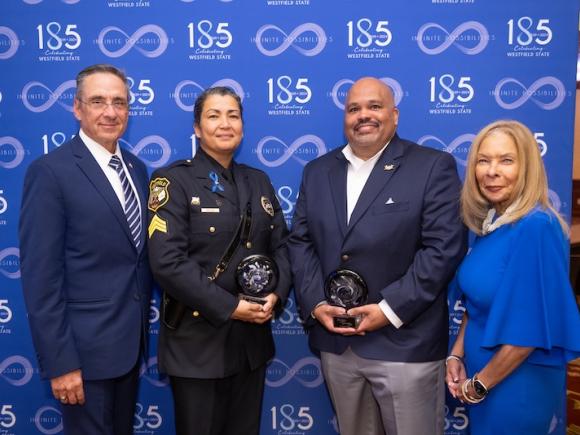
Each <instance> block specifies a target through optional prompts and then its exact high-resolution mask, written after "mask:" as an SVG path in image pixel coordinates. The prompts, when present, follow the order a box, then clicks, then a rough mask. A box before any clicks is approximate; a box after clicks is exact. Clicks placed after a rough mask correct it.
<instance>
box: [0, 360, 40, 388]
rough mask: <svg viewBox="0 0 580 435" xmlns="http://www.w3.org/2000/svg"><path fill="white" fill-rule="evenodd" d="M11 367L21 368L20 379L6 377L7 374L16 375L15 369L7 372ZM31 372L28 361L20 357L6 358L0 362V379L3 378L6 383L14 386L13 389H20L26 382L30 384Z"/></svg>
mask: <svg viewBox="0 0 580 435" xmlns="http://www.w3.org/2000/svg"><path fill="white" fill-rule="evenodd" d="M12 365H19V366H21V367H22V369H21V371H22V377H21V378H20V379H14V378H12V377H10V376H8V373H17V369H10V370H8V368H9V367H10V366H12ZM6 372H7V373H6ZM33 372H34V369H33V368H32V364H30V361H28V360H27V359H26V358H24V357H23V356H21V355H12V356H9V357H8V358H6V359H5V360H4V361H2V362H0V377H2V378H4V380H5V381H6V382H8V383H9V384H11V385H14V386H15V387H21V386H22V385H26V384H27V383H28V382H30V380H31V379H32V374H33Z"/></svg>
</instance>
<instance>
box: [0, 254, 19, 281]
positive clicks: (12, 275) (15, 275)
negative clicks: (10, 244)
mask: <svg viewBox="0 0 580 435" xmlns="http://www.w3.org/2000/svg"><path fill="white" fill-rule="evenodd" d="M7 257H16V258H18V260H20V249H18V248H6V249H3V250H2V251H0V263H2V261H3V260H4V259H5V258H7ZM0 273H1V274H2V275H4V276H5V277H6V278H10V279H18V278H20V268H18V269H17V270H16V272H9V271H7V270H4V269H0Z"/></svg>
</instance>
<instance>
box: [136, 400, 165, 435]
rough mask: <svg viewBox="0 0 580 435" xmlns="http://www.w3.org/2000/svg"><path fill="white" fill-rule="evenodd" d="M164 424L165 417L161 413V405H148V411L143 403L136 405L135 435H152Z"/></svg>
mask: <svg viewBox="0 0 580 435" xmlns="http://www.w3.org/2000/svg"><path fill="white" fill-rule="evenodd" d="M162 424H163V417H162V416H161V413H160V412H159V405H148V406H147V409H145V406H143V404H142V403H141V402H137V404H136V405H135V419H134V420H133V433H135V434H151V433H153V432H151V431H153V430H156V429H159V428H160V427H161V425H162Z"/></svg>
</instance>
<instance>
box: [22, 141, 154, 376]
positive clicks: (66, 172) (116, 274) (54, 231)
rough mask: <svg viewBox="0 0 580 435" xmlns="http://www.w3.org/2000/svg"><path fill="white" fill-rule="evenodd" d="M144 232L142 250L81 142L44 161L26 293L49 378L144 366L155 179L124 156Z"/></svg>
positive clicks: (31, 214) (34, 178)
mask: <svg viewBox="0 0 580 435" xmlns="http://www.w3.org/2000/svg"><path fill="white" fill-rule="evenodd" d="M122 154H123V159H124V161H125V164H126V165H127V166H128V170H129V172H130V174H131V178H132V179H133V182H134V184H135V185H136V188H137V191H138V194H139V197H140V201H141V208H142V216H141V219H142V222H143V230H142V232H141V236H142V240H141V246H140V248H139V250H138V249H137V248H136V247H135V245H134V243H133V241H132V239H131V234H130V231H129V226H128V224H127V220H126V219H125V214H124V212H123V208H122V207H121V204H120V202H119V200H118V198H117V196H116V195H115V191H114V190H113V188H112V187H111V185H110V183H109V181H108V180H107V177H106V175H105V174H104V173H103V171H102V170H101V168H100V167H99V165H98V163H97V161H96V160H95V159H94V157H93V156H92V154H91V153H90V151H89V150H88V148H87V147H86V146H85V145H84V144H83V142H82V140H81V139H80V137H79V136H76V137H75V138H74V139H72V140H71V141H70V142H68V143H66V144H64V145H62V146H61V147H60V148H58V149H56V150H55V151H52V152H51V153H49V154H47V155H44V156H42V157H40V158H39V159H37V160H35V161H34V162H33V163H32V164H31V165H30V166H29V168H28V171H27V173H26V177H25V180H24V191H23V199H22V210H21V215H20V261H21V270H22V287H23V290H24V297H25V301H26V307H27V309H28V318H29V321H30V329H31V332H32V338H33V341H34V346H35V348H36V353H37V356H38V360H39V364H40V370H41V374H42V376H44V377H46V378H54V377H56V376H59V375H62V374H64V373H67V372H70V371H72V370H75V369H78V368H80V369H82V373H83V378H84V379H89V380H96V379H109V378H114V377H118V376H121V375H123V374H125V373H127V372H128V371H129V370H130V369H132V368H133V367H134V365H135V363H136V362H137V358H138V355H139V351H140V347H141V342H142V341H143V342H145V332H146V328H147V325H148V314H149V298H150V290H151V275H150V272H149V264H148V260H147V249H146V246H145V242H146V237H145V228H146V207H147V200H146V198H147V171H146V168H145V166H144V165H143V163H142V162H141V161H139V159H137V158H136V157H135V156H133V155H132V154H130V153H128V152H124V151H123V152H122Z"/></svg>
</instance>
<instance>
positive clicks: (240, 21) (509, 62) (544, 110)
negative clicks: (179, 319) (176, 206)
mask: <svg viewBox="0 0 580 435" xmlns="http://www.w3.org/2000/svg"><path fill="white" fill-rule="evenodd" d="M577 34H578V1H577V0H558V1H551V2H547V1H539V0H398V1H397V0H392V1H380V0H376V1H371V0H131V1H128V0H127V1H126V0H98V1H97V0H91V1H89V0H3V1H2V2H1V4H0V234H1V235H2V237H1V239H0V434H19V435H23V434H24V435H28V434H37V433H40V434H58V433H60V432H61V431H62V423H61V419H60V413H59V410H58V404H57V403H56V402H55V401H54V399H53V398H52V395H51V394H50V390H49V387H48V384H47V383H46V382H42V381H41V380H40V378H39V375H38V370H37V363H36V359H35V352H34V349H33V347H32V344H31V340H30V332H29V329H28V324H27V319H26V310H25V307H24V304H23V298H22V295H21V288H20V281H19V278H20V272H19V249H18V239H17V226H18V214H19V208H20V196H21V191H22V180H23V176H24V173H25V171H26V168H27V166H28V165H29V164H30V162H31V161H32V160H34V159H35V158H37V157H38V156H40V155H42V154H43V153H47V152H50V151H51V150H53V149H55V148H57V147H58V146H60V145H61V144H63V143H64V142H65V141H67V140H68V139H70V138H71V137H72V136H73V135H74V134H76V132H77V128H78V126H77V123H76V122H75V120H74V118H73V115H72V113H71V112H72V105H73V96H74V91H75V82H74V78H75V76H76V73H77V72H78V71H80V70H81V69H82V68H84V67H85V66H87V65H89V64H93V63H100V62H107V63H113V64H115V65H116V66H119V67H121V68H122V69H124V70H125V71H126V72H127V74H128V76H129V77H130V85H131V115H132V117H131V121H130V124H129V128H128V130H127V133H126V134H125V136H124V138H123V140H122V145H123V146H124V147H126V148H127V149H129V150H131V151H132V152H133V153H134V154H136V155H138V156H139V157H140V158H141V159H143V160H144V161H145V163H146V164H147V165H148V167H149V168H150V170H151V171H152V170H153V169H155V168H158V167H160V166H163V165H166V164H168V163H169V162H172V161H173V160H176V159H182V158H187V157H190V156H192V155H193V154H195V151H196V141H195V137H194V136H193V129H192V107H193V102H194V100H195V98H196V96H197V95H198V94H199V93H200V92H201V91H202V90H203V89H205V88H207V87H209V86H212V85H218V84H221V85H227V86H231V87H232V88H233V89H235V90H236V91H237V92H238V93H239V94H240V95H241V96H242V98H243V104H244V108H245V137H244V142H243V144H242V146H241V149H240V151H239V153H238V155H237V159H238V160H239V161H241V162H244V163H247V164H250V165H252V166H256V167H258V168H260V169H263V170H265V171H266V172H267V173H268V174H269V175H270V177H271V179H272V182H273V184H274V186H275V189H276V192H277V194H278V197H279V199H280V203H281V204H282V207H283V209H284V213H285V216H286V217H287V220H288V222H290V219H291V217H292V213H293V210H294V204H295V202H296V195H297V192H298V186H299V182H300V177H301V173H302V169H303V167H304V165H305V164H306V163H307V162H309V161H310V160H312V159H314V158H316V157H318V156H320V155H322V154H324V153H325V152H327V151H328V150H331V149H333V148H336V147H339V146H341V145H343V144H344V137H343V133H342V112H343V107H344V101H345V96H346V92H347V91H348V89H349V86H350V85H351V84H352V83H353V81H354V80H356V79H357V78H359V77H361V76H365V75H372V76H376V77H379V78H381V80H383V81H384V82H385V83H387V84H388V85H390V86H391V87H392V89H393V90H394V92H395V95H396V102H397V104H398V106H399V108H400V111H401V117H400V128H399V133H400V135H401V136H402V137H404V138H408V139H411V140H414V141H416V142H418V143H421V144H423V145H425V146H429V147H433V148H438V149H443V150H446V151H447V152H449V153H451V154H452V155H453V156H454V157H455V159H456V161H457V165H458V169H459V172H460V174H461V175H462V176H463V175H464V172H465V163H466V155H467V151H468V148H469V145H470V143H471V140H472V139H473V137H474V135H475V133H476V132H477V131H478V130H479V129H480V128H481V127H483V126H484V125H485V124H487V123H489V122H491V121H492V120H495V119H498V118H515V119H517V120H520V121H523V122H524V123H525V124H527V125H528V126H530V128H531V129H532V131H533V132H534V133H535V135H536V138H537V140H538V144H539V146H540V147H541V152H542V155H543V156H544V159H545V163H546V165H547V167H548V173H549V181H550V187H551V191H550V196H551V199H552V201H553V203H554V205H555V206H556V208H558V209H559V210H560V211H561V212H562V213H564V214H565V215H567V216H569V215H570V210H571V205H570V197H571V174H572V143H573V119H574V101H575V73H576V58H577ZM103 285H106V283H103ZM159 299H160V298H159V293H155V294H154V295H153V297H152V301H151V302H152V304H151V315H150V333H151V338H150V340H151V346H150V347H151V350H152V353H151V355H149V357H148V360H147V362H146V363H145V364H144V365H143V366H142V369H141V389H140V394H139V401H138V404H137V409H136V414H135V425H134V429H135V433H137V434H171V433H174V425H173V415H172V406H173V405H172V399H171V392H170V390H169V387H168V385H167V379H166V377H164V376H163V375H162V374H160V373H158V370H157V358H156V356H155V351H156V343H157V336H158V330H159V309H158V306H159ZM449 306H450V313H451V317H450V335H451V336H453V335H455V334H456V333H457V330H458V327H459V321H460V320H459V319H460V317H461V313H462V311H463V306H462V304H461V302H460V301H457V300H456V298H455V297H454V296H453V295H450V298H449ZM272 329H273V331H274V334H275V339H276V343H277V353H276V357H275V359H274V360H273V361H272V362H271V364H270V366H269V368H268V372H267V380H266V383H267V388H266V393H265V400H264V407H263V418H262V433H263V434H317V435H318V434H320V435H326V434H328V435H332V434H336V433H337V426H336V419H335V417H334V413H333V410H332V407H331V405H330V401H329V399H328V395H327V392H326V389H325V386H324V382H323V378H322V374H321V371H320V362H319V360H318V358H316V357H315V356H314V355H313V354H311V352H310V351H309V349H308V345H307V337H306V335H305V332H304V330H303V329H302V326H301V322H300V318H299V315H298V313H297V311H296V306H295V303H294V302H293V300H292V299H291V300H290V301H289V302H288V305H287V306H286V308H285V310H284V312H283V314H282V315H281V316H280V317H279V318H277V319H275V320H274V321H273V322H272ZM446 413H447V414H446V432H447V434H464V433H468V430H469V417H468V410H467V409H466V408H465V406H464V405H461V404H460V403H455V402H452V401H449V402H448V406H447V408H446ZM418 418H420V417H419V416H418ZM564 424H565V422H564V420H563V416H562V415H557V416H554V420H553V425H552V429H551V430H552V433H564V429H563V427H564ZM241 435H243V434H241ZM426 435H428V434H426Z"/></svg>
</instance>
